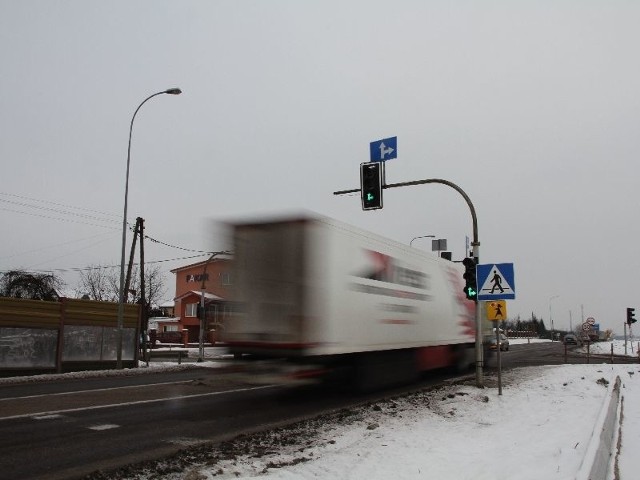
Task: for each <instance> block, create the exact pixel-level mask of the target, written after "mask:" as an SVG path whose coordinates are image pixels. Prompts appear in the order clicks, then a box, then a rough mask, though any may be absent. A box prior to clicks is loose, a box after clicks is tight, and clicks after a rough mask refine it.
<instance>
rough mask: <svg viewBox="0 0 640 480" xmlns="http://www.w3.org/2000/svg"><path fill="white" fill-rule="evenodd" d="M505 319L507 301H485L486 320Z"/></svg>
mask: <svg viewBox="0 0 640 480" xmlns="http://www.w3.org/2000/svg"><path fill="white" fill-rule="evenodd" d="M506 319H507V302H505V301H504V300H494V301H493V302H487V320H491V321H492V322H498V321H500V320H506Z"/></svg>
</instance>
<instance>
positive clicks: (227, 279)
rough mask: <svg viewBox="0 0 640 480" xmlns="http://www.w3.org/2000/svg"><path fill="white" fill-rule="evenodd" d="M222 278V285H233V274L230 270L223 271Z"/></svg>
mask: <svg viewBox="0 0 640 480" xmlns="http://www.w3.org/2000/svg"><path fill="white" fill-rule="evenodd" d="M220 278H221V279H222V285H231V274H230V273H229V272H223V273H221V274H220Z"/></svg>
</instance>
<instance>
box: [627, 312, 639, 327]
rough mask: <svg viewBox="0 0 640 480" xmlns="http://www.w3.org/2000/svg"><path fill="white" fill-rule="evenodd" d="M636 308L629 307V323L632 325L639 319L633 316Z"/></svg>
mask: <svg viewBox="0 0 640 480" xmlns="http://www.w3.org/2000/svg"><path fill="white" fill-rule="evenodd" d="M635 311H636V309H635V308H627V325H631V324H632V323H636V322H637V320H636V319H635V318H633V316H634V315H635Z"/></svg>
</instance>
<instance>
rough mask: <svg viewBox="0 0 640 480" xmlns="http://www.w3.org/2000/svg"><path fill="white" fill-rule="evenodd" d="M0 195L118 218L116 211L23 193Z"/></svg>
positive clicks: (0, 193)
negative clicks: (57, 201)
mask: <svg viewBox="0 0 640 480" xmlns="http://www.w3.org/2000/svg"><path fill="white" fill-rule="evenodd" d="M0 195H4V196H6V197H14V198H21V199H23V200H31V201H32V202H40V203H47V204H49V205H55V206H57V207H65V208H73V209H75V210H83V211H85V212H92V213H99V214H101V215H106V216H108V217H115V219H116V220H114V221H117V218H118V214H116V213H108V212H102V211H100V210H93V209H90V208H84V207H76V206H73V205H66V204H64V203H56V202H51V201H49V200H41V199H39V198H33V197H27V196H24V195H16V194H14V193H6V192H0Z"/></svg>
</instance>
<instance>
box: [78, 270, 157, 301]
mask: <svg viewBox="0 0 640 480" xmlns="http://www.w3.org/2000/svg"><path fill="white" fill-rule="evenodd" d="M144 270H145V272H144V279H145V280H144V281H145V290H146V291H145V297H146V301H147V303H148V304H149V305H153V304H154V303H159V302H161V301H162V299H163V295H164V294H165V292H166V291H167V289H166V288H165V286H164V280H163V278H162V271H161V270H160V267H158V266H157V265H154V266H147V267H146V268H145V269H144ZM80 291H81V292H82V293H83V294H86V295H88V296H89V298H90V299H91V300H105V301H110V302H117V301H119V300H120V270H119V269H118V268H113V267H111V268H104V267H99V266H96V267H92V268H91V269H89V270H86V271H84V272H82V273H81V274H80ZM140 297H141V291H140V270H139V269H138V267H137V266H136V267H133V269H132V271H131V283H130V285H129V291H128V292H126V295H125V302H126V303H139V302H140Z"/></svg>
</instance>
